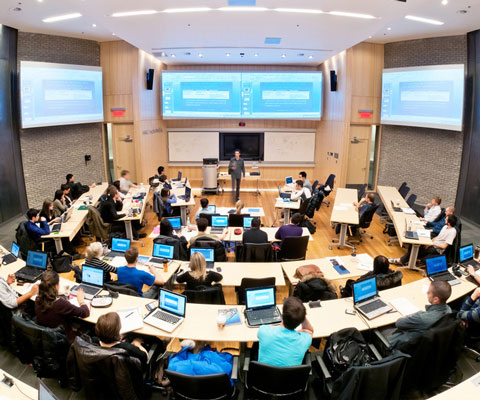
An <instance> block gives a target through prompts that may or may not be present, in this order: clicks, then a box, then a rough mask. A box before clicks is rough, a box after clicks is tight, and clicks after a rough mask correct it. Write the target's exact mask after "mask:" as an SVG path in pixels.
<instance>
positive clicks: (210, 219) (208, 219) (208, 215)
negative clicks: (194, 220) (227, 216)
mask: <svg viewBox="0 0 480 400" xmlns="http://www.w3.org/2000/svg"><path fill="white" fill-rule="evenodd" d="M212 215H220V214H211V213H205V214H204V213H201V214H200V215H199V216H198V218H205V219H206V220H207V221H208V226H212Z"/></svg>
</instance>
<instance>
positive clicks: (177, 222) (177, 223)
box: [166, 217, 182, 230]
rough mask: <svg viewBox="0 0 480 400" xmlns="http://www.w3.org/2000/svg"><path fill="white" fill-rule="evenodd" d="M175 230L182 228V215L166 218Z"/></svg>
mask: <svg viewBox="0 0 480 400" xmlns="http://www.w3.org/2000/svg"><path fill="white" fill-rule="evenodd" d="M166 219H167V220H168V221H169V222H170V225H172V228H173V229H174V230H177V229H182V220H181V218H180V217H168V218H166Z"/></svg>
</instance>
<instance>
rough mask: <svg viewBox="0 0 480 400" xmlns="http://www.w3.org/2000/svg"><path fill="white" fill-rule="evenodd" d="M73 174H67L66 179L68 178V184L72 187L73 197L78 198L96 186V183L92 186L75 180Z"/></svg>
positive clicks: (73, 198)
mask: <svg viewBox="0 0 480 400" xmlns="http://www.w3.org/2000/svg"><path fill="white" fill-rule="evenodd" d="M73 178H74V176H73V174H67V176H66V177H65V179H66V180H67V182H66V184H67V185H68V186H70V189H71V197H70V198H71V199H72V200H77V199H78V198H79V197H80V196H81V195H82V194H84V193H87V192H88V191H89V190H90V189H92V188H94V187H95V184H92V185H90V186H87V185H82V184H81V183H80V182H75V180H74V179H73Z"/></svg>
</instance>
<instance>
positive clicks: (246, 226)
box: [243, 217, 253, 229]
mask: <svg viewBox="0 0 480 400" xmlns="http://www.w3.org/2000/svg"><path fill="white" fill-rule="evenodd" d="M252 220H253V217H243V229H250V228H251V227H252Z"/></svg>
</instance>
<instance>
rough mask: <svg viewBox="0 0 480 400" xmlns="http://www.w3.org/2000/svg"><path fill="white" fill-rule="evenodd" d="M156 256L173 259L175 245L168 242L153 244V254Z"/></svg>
mask: <svg viewBox="0 0 480 400" xmlns="http://www.w3.org/2000/svg"><path fill="white" fill-rule="evenodd" d="M152 255H153V256H154V257H161V258H168V259H169V260H171V259H172V258H173V246H170V245H168V244H159V243H154V244H153V254H152Z"/></svg>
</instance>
